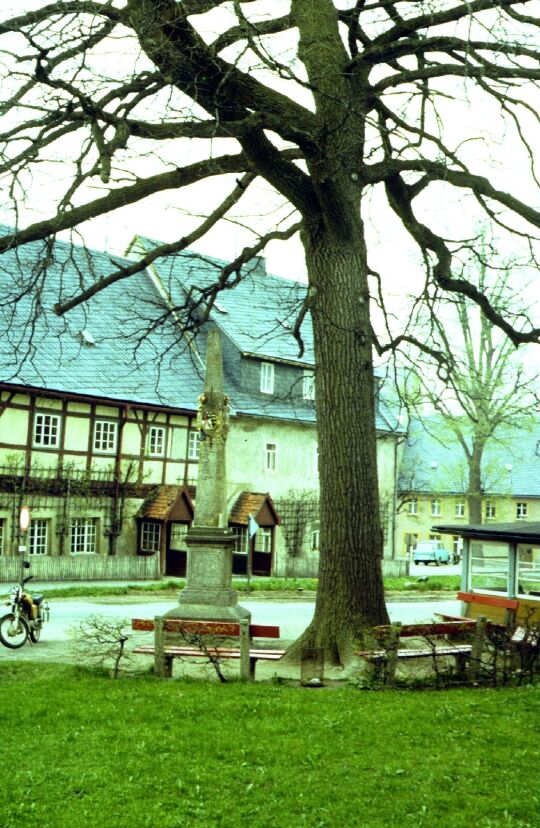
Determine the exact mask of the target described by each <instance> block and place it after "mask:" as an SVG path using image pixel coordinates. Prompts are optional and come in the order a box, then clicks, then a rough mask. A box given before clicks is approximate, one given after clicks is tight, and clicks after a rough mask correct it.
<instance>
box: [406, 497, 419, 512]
mask: <svg viewBox="0 0 540 828" xmlns="http://www.w3.org/2000/svg"><path fill="white" fill-rule="evenodd" d="M407 513H408V514H409V515H417V514H418V498H417V497H411V499H410V500H409V502H408V504H407Z"/></svg>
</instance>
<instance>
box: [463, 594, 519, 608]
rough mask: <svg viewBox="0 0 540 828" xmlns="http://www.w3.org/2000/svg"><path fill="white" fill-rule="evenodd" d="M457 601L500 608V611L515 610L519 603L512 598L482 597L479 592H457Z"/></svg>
mask: <svg viewBox="0 0 540 828" xmlns="http://www.w3.org/2000/svg"><path fill="white" fill-rule="evenodd" d="M457 599H458V601H464V602H465V603H466V604H482V605H483V606H486V607H502V609H509V610H517V609H518V608H519V601H516V600H514V599H513V598H503V597H502V596H499V595H484V594H483V593H480V592H458V594H457Z"/></svg>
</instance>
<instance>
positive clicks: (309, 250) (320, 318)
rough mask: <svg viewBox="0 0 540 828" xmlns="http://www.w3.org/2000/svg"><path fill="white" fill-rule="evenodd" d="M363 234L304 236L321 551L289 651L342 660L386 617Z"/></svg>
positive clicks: (361, 231)
mask: <svg viewBox="0 0 540 828" xmlns="http://www.w3.org/2000/svg"><path fill="white" fill-rule="evenodd" d="M362 233H363V228H362V225H361V224H360V222H359V226H358V227H357V233H355V236H354V237H353V238H352V239H350V240H349V242H348V243H344V239H343V237H342V238H340V239H339V241H338V240H328V239H325V238H321V237H320V236H318V237H317V241H316V242H315V243H311V242H310V240H309V239H304V244H305V247H306V254H307V264H308V273H309V283H310V295H311V302H312V304H311V315H312V320H313V333H314V340H315V359H316V366H317V368H316V372H317V373H316V400H317V402H316V405H317V428H318V436H319V475H320V488H321V501H320V509H321V511H320V520H321V534H320V544H321V557H320V571H319V590H318V595H317V603H316V607H315V616H314V619H313V622H312V624H311V625H310V627H309V628H308V629H307V630H306V632H305V633H304V634H303V636H302V637H301V638H300V639H299V641H298V642H297V644H296V646H295V647H294V650H293V653H294V655H296V656H297V655H298V654H299V649H300V648H301V647H304V646H315V647H321V648H324V650H325V657H326V658H327V659H328V660H330V661H332V662H333V663H344V662H346V661H347V660H348V658H349V657H350V654H351V650H352V647H353V645H354V641H355V640H360V639H361V637H362V635H363V632H364V630H365V629H366V627H370V626H373V625H377V624H384V623H388V615H387V611H386V606H385V602H384V590H383V583H382V570H381V559H382V549H383V536H382V530H381V525H380V516H379V494H378V484H377V447H376V431H375V401H374V377H373V363H372V340H371V330H370V321H369V297H368V284H367V266H366V256H365V249H364V244H363V238H362ZM329 235H330V234H329Z"/></svg>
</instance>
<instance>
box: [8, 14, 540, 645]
mask: <svg viewBox="0 0 540 828" xmlns="http://www.w3.org/2000/svg"><path fill="white" fill-rule="evenodd" d="M24 5H25V4H24V3H21V4H19V8H21V7H24ZM26 8H29V6H26ZM534 9H535V4H534V2H532V0H530V2H527V0H526V2H523V0H521V2H518V0H467V2H465V0H441V2H440V3H433V2H431V0H417V2H414V3H411V2H398V1H397V0H396V2H394V1H393V0H290V2H289V0H287V1H285V0H284V2H281V0H274V2H273V3H272V4H268V3H263V2H258V0H227V2H225V0H103V2H94V0H64V2H51V3H49V4H45V5H42V6H40V7H38V8H36V9H35V10H33V11H24V10H23V11H19V12H18V13H17V16H16V17H13V18H11V19H5V20H4V21H3V22H1V23H0V39H2V40H3V41H4V44H3V51H2V68H3V70H4V72H5V78H4V81H3V85H2V112H3V113H4V126H3V129H2V133H1V135H0V151H1V155H0V173H3V174H4V180H3V185H4V192H5V193H8V194H9V195H10V197H11V198H12V202H13V205H14V210H15V216H16V217H20V220H19V222H18V226H17V230H16V232H14V233H6V234H4V236H3V237H1V238H0V251H2V250H7V249H8V248H13V247H14V246H18V245H22V244H24V242H27V241H29V240H35V239H44V238H48V237H50V236H52V235H54V234H56V233H58V232H60V231H65V230H73V229H74V228H78V227H79V226H80V225H81V224H82V223H84V222H86V221H88V220H90V219H92V218H94V217H96V216H100V215H103V214H105V213H112V212H113V211H115V210H118V209H120V208H121V207H124V206H125V205H130V204H135V203H139V204H143V203H145V200H146V199H148V198H149V197H151V196H153V195H156V194H158V193H168V194H171V193H180V194H182V193H184V192H185V190H186V188H188V187H189V186H190V185H192V184H196V183H198V182H201V181H204V180H206V181H213V180H217V179H219V178H225V179H226V180H227V176H228V177H229V179H234V178H237V182H236V183H234V186H232V188H231V191H230V193H229V195H228V196H226V197H224V198H223V200H222V201H221V202H219V203H213V204H212V205H211V206H209V209H208V211H207V215H206V217H205V218H204V219H203V220H202V222H201V223H200V224H199V226H198V227H197V228H195V229H194V230H193V229H192V230H191V231H190V232H189V234H188V233H185V234H182V235H181V236H180V237H179V238H177V239H176V240H175V241H174V242H173V243H170V244H166V245H162V246H160V247H158V248H157V249H152V250H148V251H147V252H146V254H145V255H144V256H143V257H142V258H141V259H140V260H139V261H138V262H135V263H134V264H133V266H131V267H128V268H125V267H124V268H122V267H115V266H114V264H113V265H111V273H110V275H109V277H108V278H104V279H102V280H100V282H99V283H97V284H93V285H92V286H91V287H90V288H88V287H87V288H82V289H81V292H80V294H79V295H78V296H77V297H74V298H73V299H71V300H70V301H69V302H59V304H58V307H57V310H58V313H64V312H66V311H67V310H68V309H69V308H70V307H73V306H74V304H77V303H80V302H83V301H84V300H85V299H87V298H88V297H89V296H90V295H92V293H95V292H96V291H97V290H102V289H105V288H106V287H107V285H108V284H110V283H111V282H113V281H115V280H119V279H124V278H129V275H130V274H132V273H133V272H135V271H136V270H137V269H140V268H143V267H145V266H146V265H147V264H148V263H149V262H151V261H152V260H153V259H155V258H156V257H157V256H163V255H167V254H171V253H174V252H175V251H178V250H181V249H183V248H184V247H185V246H186V244H187V243H191V242H192V241H193V240H195V239H197V238H199V237H200V236H201V235H203V234H204V233H206V232H207V230H209V229H210V228H211V227H213V226H214V225H215V224H216V223H217V222H218V221H220V220H223V219H225V218H226V217H227V216H228V215H229V214H230V211H231V209H232V208H233V207H234V205H235V204H236V203H237V202H238V201H239V200H241V199H244V197H245V194H246V192H247V193H249V190H250V188H251V184H252V181H254V180H256V179H259V180H264V181H265V182H267V184H268V185H269V187H270V188H272V189H273V191H274V193H275V194H278V195H279V197H281V199H282V204H283V205H284V207H283V210H282V212H281V216H282V217H283V215H285V218H282V221H281V223H280V224H279V225H277V226H273V227H267V226H261V225H260V224H259V226H258V227H256V228H254V230H255V235H254V241H253V244H250V245H249V246H248V248H247V249H246V250H245V251H244V253H243V254H242V255H241V256H240V257H239V258H238V260H237V261H235V262H234V263H232V265H231V266H230V267H228V268H226V269H225V270H224V271H223V272H222V273H221V274H219V277H218V279H217V281H216V287H215V289H214V290H213V291H206V292H201V294H200V297H198V298H199V299H200V303H201V308H202V309H203V311H204V310H205V309H208V308H209V307H211V305H212V301H213V298H214V297H215V290H216V289H226V288H227V287H228V286H229V285H230V284H231V283H232V282H234V279H236V278H239V268H240V265H241V264H242V263H244V262H245V261H247V260H249V258H251V257H252V256H253V255H254V254H257V253H258V252H259V251H261V250H262V249H263V248H264V246H265V244H266V243H267V242H268V241H269V240H272V239H277V238H282V239H283V238H288V237H290V236H291V235H292V234H294V233H297V232H299V233H300V236H301V241H302V244H303V247H304V251H305V258H306V264H307V271H308V279H309V290H308V294H307V298H306V301H305V303H304V305H303V306H302V307H301V308H300V309H299V314H298V318H297V323H296V325H295V326H293V327H294V330H293V333H294V334H295V335H296V337H297V338H298V341H299V347H300V350H301V349H302V339H301V323H302V321H303V319H304V317H305V316H306V314H307V313H308V312H309V313H310V315H311V320H312V324H313V330H314V342H315V358H316V362H317V401H316V406H317V420H318V429H319V457H320V480H321V501H320V507H321V538H320V544H321V564H320V586H319V592H318V597H317V606H316V612H315V616H314V619H313V623H312V624H311V626H310V628H309V629H308V630H307V631H306V633H305V635H304V640H303V641H302V646H310V645H312V646H320V647H324V649H325V651H326V655H327V658H331V659H332V660H334V661H343V660H345V659H346V658H347V655H348V653H349V652H350V649H351V646H352V642H353V640H354V638H355V637H356V636H358V635H360V634H361V632H362V630H363V628H364V627H365V626H366V625H373V624H381V623H385V622H386V621H387V620H388V617H387V612H386V607H385V602H384V594H383V586H382V576H381V565H380V560H381V555H382V533H381V527H380V519H379V503H378V489H377V465H376V432H375V422H374V387H373V375H372V350H373V348H374V347H375V349H376V350H377V351H378V352H379V353H384V352H386V351H388V350H390V349H393V348H395V347H397V346H398V345H400V344H402V343H403V342H407V341H409V340H410V339H411V338H412V336H411V334H410V332H409V331H408V330H407V327H406V325H405V326H404V327H403V328H402V329H399V330H396V326H395V325H393V324H392V323H391V317H390V315H389V313H388V309H387V308H386V307H385V302H386V300H387V298H388V282H387V280H388V278H393V277H394V275H395V270H396V266H397V264H396V259H395V258H394V260H393V261H392V263H391V265H390V266H388V267H386V266H383V265H384V263H382V264H379V263H377V267H376V269H375V264H374V256H375V251H374V252H373V257H372V256H371V251H370V259H371V261H370V262H368V243H369V244H371V241H372V239H373V232H375V231H377V230H378V232H379V234H380V235H381V234H382V236H383V237H385V238H386V239H387V241H388V243H389V245H394V243H395V242H396V239H395V236H396V234H397V235H399V234H402V236H403V238H404V239H405V238H406V239H408V240H409V243H410V245H411V249H414V250H415V251H417V252H418V253H419V266H422V267H423V269H424V274H425V275H424V278H425V281H426V283H428V284H430V285H431V286H432V287H433V289H434V290H435V291H437V292H443V291H448V292H450V293H452V294H453V295H457V296H459V295H463V296H467V297H469V298H470V299H471V300H473V301H474V302H476V303H477V304H478V306H479V307H480V308H481V309H482V311H483V313H484V315H485V316H486V318H487V319H488V320H489V322H490V323H491V324H493V325H496V326H498V327H500V328H501V329H502V330H503V331H505V333H506V334H507V335H508V337H509V338H510V339H511V341H512V342H514V343H515V344H519V343H521V342H537V341H538V338H539V334H540V329H539V328H538V327H535V326H534V325H526V326H524V327H521V326H520V327H516V326H515V325H514V324H513V319H512V318H509V317H508V316H507V315H506V313H505V312H504V310H503V309H500V308H498V307H497V306H494V305H493V304H492V303H491V302H490V300H489V297H487V296H486V295H484V293H482V291H481V290H479V289H478V287H477V286H476V285H475V284H474V283H473V282H471V281H469V280H468V279H467V278H465V277H463V278H461V277H460V278H457V277H456V276H454V272H456V269H455V267H454V265H455V260H456V259H457V260H459V258H460V255H461V252H462V249H463V240H464V239H465V240H467V241H468V243H470V240H471V235H472V234H471V231H470V225H469V223H468V221H467V214H466V211H461V213H460V214H459V215H458V211H454V216H452V215H451V211H450V210H448V209H446V210H445V211H444V213H445V215H443V216H437V210H436V207H437V206H438V205H440V204H441V202H442V203H443V204H444V205H446V204H447V203H448V202H449V201H451V199H452V198H454V197H455V195H456V194H459V195H460V196H463V198H466V197H467V195H468V196H469V198H468V200H467V206H468V211H469V213H470V214H473V213H477V212H483V213H484V214H485V216H486V220H487V221H489V222H491V223H492V224H494V225H495V226H496V227H497V230H498V232H500V233H501V234H503V235H506V236H507V237H508V238H509V239H510V242H509V243H511V244H514V243H515V244H518V243H519V244H520V245H521V246H523V245H526V246H527V245H528V248H527V249H528V251H529V254H530V260H531V261H532V262H535V261H536V260H535V253H536V241H537V240H536V236H535V233H536V229H537V228H538V227H539V226H540V212H539V211H538V210H536V209H535V208H534V207H533V206H531V205H534V204H536V203H538V194H537V193H538V190H537V188H538V180H537V178H536V177H535V167H534V155H533V152H532V150H531V147H532V146H534V143H535V142H534V140H533V132H532V131H534V130H535V129H537V128H538V115H537V112H538V107H537V102H538V82H539V80H540V67H539V57H540V50H539V49H538V47H537V42H538V29H539V27H540V25H539V21H540V18H537V17H535V16H534ZM111 55H113V56H115V57H114V58H113V59H114V66H113V67H112V68H108V69H105V68H104V66H106V65H107V63H108V64H109V65H110V60H111V57H110V56H111ZM124 59H125V60H124ZM482 103H484V105H485V106H486V107H487V108H488V111H489V113H490V114H492V113H493V107H496V108H497V109H496V112H497V119H498V123H497V124H496V126H495V129H496V132H497V135H496V136H495V137H496V138H497V140H499V139H500V142H501V143H502V144H504V142H505V141H510V142H512V146H511V152H508V153H507V155H503V156H502V160H503V161H504V163H505V164H506V163H507V159H508V158H510V157H511V158H512V159H514V158H515V157H516V154H519V153H521V154H522V156H523V158H524V161H525V163H526V164H527V163H528V165H529V166H528V167H527V169H526V176H527V179H528V182H527V186H526V187H524V186H523V185H520V186H516V188H515V191H514V192H512V193H511V192H507V189H508V187H509V186H510V185H508V186H507V184H506V179H504V178H503V177H501V174H500V170H499V169H498V168H497V167H496V166H495V165H493V170H492V171H493V175H491V174H490V168H489V165H487V164H486V163H485V160H486V157H487V156H488V155H489V150H490V151H491V152H492V153H495V154H496V153H497V151H498V147H497V143H496V141H494V140H493V141H492V140H490V139H491V138H492V137H493V136H490V135H487V134H485V130H484V123H482V124H477V126H478V127H481V128H478V129H476V130H474V135H472V134H471V133H472V126H471V124H470V122H469V123H467V118H466V117H465V116H466V114H467V113H469V112H470V111H471V104H472V106H473V107H474V111H479V109H478V108H479V107H481V105H482ZM469 121H470V119H469ZM499 127H500V128H499ZM483 130H484V131H483ZM471 137H474V138H476V139H477V142H478V143H480V142H483V143H482V149H481V150H479V151H476V152H475V153H474V152H473V151H472V149H470V147H469V143H468V141H467V139H468V138H471ZM195 140H196V143H194V144H190V143H189V142H190V141H195ZM201 142H202V143H201ZM193 147H195V149H194V151H193V153H191V154H190V150H191V148H193ZM205 147H206V148H205ZM51 159H53V160H56V163H57V167H56V168H55V169H58V170H60V171H61V179H62V181H63V182H65V183H64V187H63V190H62V191H61V192H60V194H59V195H58V197H57V199H56V203H53V196H54V192H53V190H52V188H51V192H50V193H49V195H50V198H51V204H50V212H49V214H48V216H47V217H46V218H44V219H42V220H39V221H37V222H34V223H32V222H29V220H28V219H26V218H25V215H26V214H25V212H24V201H25V199H29V200H31V199H32V185H33V184H37V183H39V181H40V173H41V171H42V170H45V169H46V167H45V165H44V162H45V161H47V160H51ZM495 160H496V159H495ZM60 161H61V164H60V163H59V162H60ZM516 184H517V182H516ZM218 191H219V188H218V187H217V186H216V187H214V188H212V196H213V195H214V192H218ZM34 192H35V190H34ZM187 198H188V196H187V195H186V196H185V203H187ZM375 201H377V203H378V204H379V205H380V211H379V210H378V209H377V210H376V209H375V208H374V211H373V214H372V215H370V210H369V207H370V204H371V203H375ZM287 205H288V207H287ZM287 210H288V213H287ZM287 216H288V217H287ZM453 218H455V220H456V223H455V226H453V227H452V228H450V227H448V224H449V223H450V224H451V223H452V220H453ZM463 222H464V223H463ZM83 230H84V228H83ZM81 232H82V231H81ZM376 271H377V272H376ZM421 298H422V297H421V296H419V301H421ZM376 306H379V307H380V310H381V311H382V314H383V316H382V319H383V321H385V322H386V328H383V330H382V331H381V332H379V333H378V335H376V333H375V332H374V326H373V324H372V322H373V319H375V318H379V316H378V313H377V315H376V316H373V315H372V312H373V310H374V308H375V307H376ZM400 316H401V319H407V318H408V316H409V311H408V310H407V311H404V312H402V313H401V314H400ZM398 321H399V320H398ZM418 344H419V345H420V346H421V347H423V348H424V350H425V351H426V352H430V351H431V352H432V353H433V356H435V357H437V353H436V349H431V348H430V345H429V343H418Z"/></svg>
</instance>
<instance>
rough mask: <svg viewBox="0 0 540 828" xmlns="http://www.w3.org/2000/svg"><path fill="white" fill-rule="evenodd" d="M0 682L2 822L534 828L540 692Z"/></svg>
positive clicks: (42, 670)
mask: <svg viewBox="0 0 540 828" xmlns="http://www.w3.org/2000/svg"><path fill="white" fill-rule="evenodd" d="M0 680H1V682H0V711H1V721H2V744H3V748H4V749H3V773H2V774H1V781H0V825H1V826H2V828H19V826H25V828H27V826H40V828H68V826H69V828H87V827H89V826H92V828H94V826H95V828H143V826H151V828H173V827H174V828H191V826H193V828H195V826H196V827H197V828H206V826H216V827H217V826H221V827H222V828H233V826H235V827H236V826H240V828H243V826H249V828H274V826H275V828H301V827H302V826H309V827H310V828H322V826H332V828H349V826H365V828H378V826H399V828H404V827H405V826H414V828H417V827H418V826H426V828H438V826H441V828H442V826H444V828H494V827H495V826H497V828H498V827H499V826H501V827H502V826H505V828H537V827H538V825H539V814H540V801H539V797H540V789H539V788H538V784H537V771H538V760H539V744H538V725H539V723H540V687H539V686H533V687H523V688H519V689H501V690H471V689H459V690H452V691H422V692H411V691H387V692H378V693H377V692H373V691H359V690H355V689H354V688H352V687H350V686H346V687H342V688H341V687H340V688H338V689H319V690H312V689H300V688H294V687H288V686H280V685H273V684H257V685H242V684H240V683H235V682H232V683H229V684H226V685H220V684H217V683H212V682H210V683H203V682H195V681H178V680H173V681H163V680H161V681H160V680H157V679H154V678H153V677H139V678H129V679H122V680H120V681H112V680H110V679H107V678H104V677H101V676H96V675H92V674H90V673H86V672H84V671H82V670H77V669H76V668H72V667H67V666H58V665H42V666H39V667H38V666H34V665H32V664H30V663H26V664H23V663H18V664H15V663H13V662H11V663H9V662H4V664H2V665H1V666H0Z"/></svg>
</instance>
